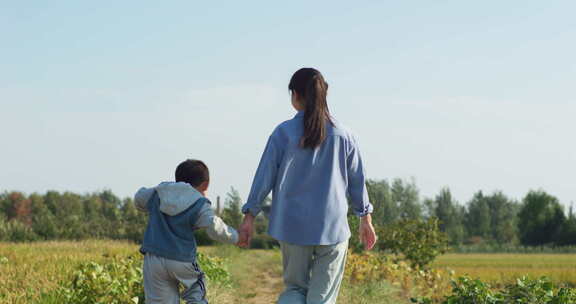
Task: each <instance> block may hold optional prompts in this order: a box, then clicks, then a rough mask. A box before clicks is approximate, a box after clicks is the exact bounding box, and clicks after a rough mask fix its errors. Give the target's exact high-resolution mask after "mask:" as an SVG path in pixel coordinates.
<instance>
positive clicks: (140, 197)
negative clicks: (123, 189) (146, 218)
mask: <svg viewBox="0 0 576 304" xmlns="http://www.w3.org/2000/svg"><path fill="white" fill-rule="evenodd" d="M153 194H154V188H146V187H142V188H140V190H138V192H136V194H134V205H136V209H138V210H140V211H144V212H148V201H149V200H150V198H151V197H152V195H153Z"/></svg>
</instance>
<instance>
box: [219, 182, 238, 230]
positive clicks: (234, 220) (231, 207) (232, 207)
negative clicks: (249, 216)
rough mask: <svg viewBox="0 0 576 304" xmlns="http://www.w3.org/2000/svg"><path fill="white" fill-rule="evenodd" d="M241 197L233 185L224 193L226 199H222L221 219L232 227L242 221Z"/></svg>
mask: <svg viewBox="0 0 576 304" xmlns="http://www.w3.org/2000/svg"><path fill="white" fill-rule="evenodd" d="M241 204H242V198H240V193H238V190H236V189H234V187H231V188H230V191H229V192H228V193H227V194H226V199H225V200H224V206H225V207H224V211H223V212H222V219H223V220H224V221H225V222H226V224H228V225H230V226H232V227H235V228H237V227H239V226H240V223H241V222H242V218H243V214H242V209H241Z"/></svg>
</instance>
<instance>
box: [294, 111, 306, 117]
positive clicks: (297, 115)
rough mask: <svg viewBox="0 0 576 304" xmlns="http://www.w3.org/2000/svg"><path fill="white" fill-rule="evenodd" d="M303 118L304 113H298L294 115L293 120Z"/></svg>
mask: <svg viewBox="0 0 576 304" xmlns="http://www.w3.org/2000/svg"><path fill="white" fill-rule="evenodd" d="M303 116H304V111H298V113H296V115H294V118H296V117H303Z"/></svg>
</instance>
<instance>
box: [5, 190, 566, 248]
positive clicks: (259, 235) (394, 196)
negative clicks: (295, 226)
mask: <svg viewBox="0 0 576 304" xmlns="http://www.w3.org/2000/svg"><path fill="white" fill-rule="evenodd" d="M367 187H368V192H369V197H370V200H371V202H372V203H373V205H374V213H373V215H372V216H373V222H374V224H375V225H376V226H379V227H381V228H384V229H385V227H387V226H391V225H394V224H395V223H398V222H399V221H401V220H410V219H413V220H417V219H421V220H428V219H432V218H437V219H438V222H439V228H440V230H441V231H443V232H444V233H446V235H447V237H448V240H449V242H450V244H451V245H461V244H513V245H523V246H565V245H574V244H576V215H574V212H573V210H572V208H571V207H570V208H569V209H568V210H564V208H563V205H562V204H560V202H559V201H558V199H557V198H556V197H554V196H553V195H551V194H549V193H546V192H545V191H543V190H532V191H529V192H528V193H527V194H526V195H525V196H524V197H523V198H522V200H520V201H517V200H514V199H511V198H510V197H508V196H506V195H505V194H504V193H503V192H501V191H495V192H492V193H484V192H482V191H478V192H477V193H475V194H474V196H473V197H472V198H471V199H470V200H469V201H467V202H465V203H459V202H457V201H456V200H455V199H454V197H453V196H452V194H451V192H450V189H448V188H444V189H441V191H440V192H439V193H438V194H437V195H436V196H435V197H433V198H421V197H420V194H419V190H418V188H417V186H416V184H415V182H414V181H413V180H403V179H393V180H391V181H388V180H370V181H368V183H367ZM269 203H270V200H267V202H266V204H269ZM241 204H242V199H241V197H240V195H239V193H238V191H236V190H235V189H234V188H231V190H230V191H229V192H228V193H227V194H226V196H225V198H224V202H223V203H222V204H220V199H219V198H218V199H217V201H216V202H214V203H213V205H214V206H213V207H214V208H215V209H217V212H218V214H219V215H220V216H221V217H223V219H224V220H225V221H226V222H227V223H229V224H230V225H232V226H234V227H238V225H239V224H240V221H241V219H242V214H241V211H240V207H241ZM264 210H266V208H264ZM264 214H265V212H264ZM146 221H147V219H146V214H145V213H142V212H139V211H138V210H136V208H135V206H134V204H133V202H132V199H130V198H126V199H121V198H119V197H118V196H116V195H114V194H113V193H112V192H111V191H109V190H106V191H100V192H95V193H90V194H83V195H80V194H76V193H71V192H63V193H61V192H57V191H48V192H46V193H45V194H37V193H33V194H30V195H25V194H23V193H21V192H16V191H13V192H4V193H2V194H0V241H35V240H57V239H71V240H80V239H91V238H107V239H127V240H132V241H135V242H139V241H141V239H142V235H143V232H144V229H145V225H146ZM266 227H267V219H266V217H265V216H259V217H258V220H257V224H256V227H255V230H256V238H255V242H257V243H258V244H256V246H257V247H263V248H266V247H269V246H271V245H272V244H273V240H271V239H270V238H269V237H267V236H266V235H265V232H266ZM197 236H198V237H197V238H198V241H199V243H202V244H209V243H211V242H210V240H209V239H208V238H207V236H206V235H205V234H204V233H202V232H198V234H197Z"/></svg>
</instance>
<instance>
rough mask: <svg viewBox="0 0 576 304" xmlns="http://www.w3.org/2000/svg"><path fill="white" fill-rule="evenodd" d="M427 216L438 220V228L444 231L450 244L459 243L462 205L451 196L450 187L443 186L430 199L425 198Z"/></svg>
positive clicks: (462, 217) (460, 241)
mask: <svg viewBox="0 0 576 304" xmlns="http://www.w3.org/2000/svg"><path fill="white" fill-rule="evenodd" d="M424 203H425V205H426V206H427V208H428V214H429V216H432V217H436V218H438V219H439V220H440V230H441V231H443V232H446V234H447V235H448V238H449V239H450V243H451V244H460V243H462V241H463V239H464V234H465V231H464V224H463V222H464V214H465V209H464V207H462V206H460V205H459V204H458V202H456V200H454V199H453V198H452V193H451V192H450V189H448V188H444V189H442V190H441V191H440V194H438V195H436V197H435V198H434V199H433V200H431V199H427V200H425V202H424Z"/></svg>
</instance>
